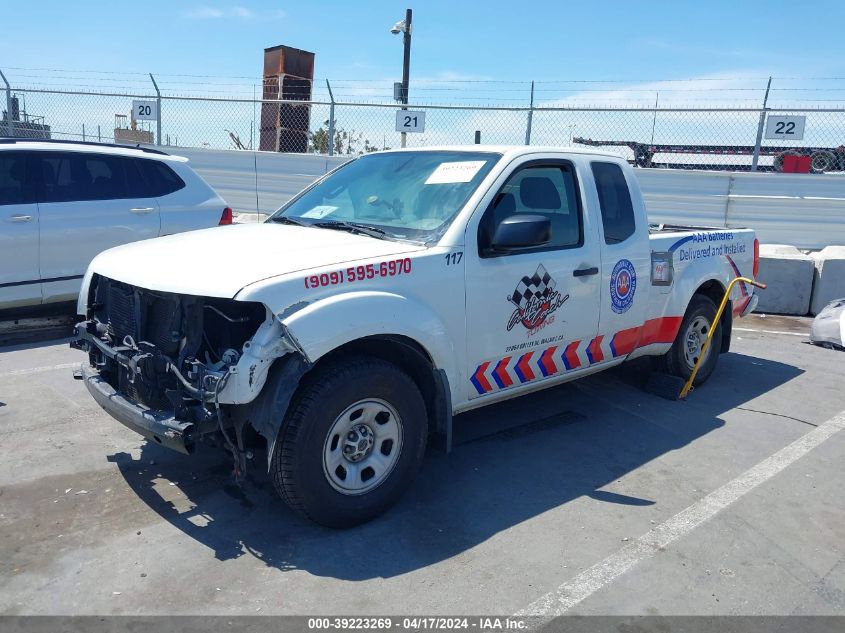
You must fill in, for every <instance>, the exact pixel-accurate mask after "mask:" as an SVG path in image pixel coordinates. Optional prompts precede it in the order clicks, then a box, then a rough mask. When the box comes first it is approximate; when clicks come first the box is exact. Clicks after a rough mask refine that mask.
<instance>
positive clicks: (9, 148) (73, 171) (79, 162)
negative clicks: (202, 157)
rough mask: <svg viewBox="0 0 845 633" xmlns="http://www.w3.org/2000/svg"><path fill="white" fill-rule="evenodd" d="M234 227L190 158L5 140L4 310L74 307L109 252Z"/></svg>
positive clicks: (0, 229) (0, 277) (0, 181)
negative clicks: (96, 262) (85, 278)
mask: <svg viewBox="0 0 845 633" xmlns="http://www.w3.org/2000/svg"><path fill="white" fill-rule="evenodd" d="M231 222H232V210H231V209H229V208H228V207H227V205H226V202H225V201H224V200H223V199H222V198H221V197H220V196H219V195H217V193H216V192H215V191H214V190H213V189H212V188H211V187H210V186H209V185H208V184H207V183H206V182H205V181H204V180H203V179H202V178H200V177H199V176H198V175H197V174H196V173H195V172H194V171H193V170H192V169H191V168H190V167H189V166H188V160H187V159H186V158H182V157H179V156H169V155H168V154H165V153H164V152H161V151H158V150H154V149H149V148H142V147H124V146H120V145H107V144H99V143H78V142H72V141H70V142H69V141H43V140H39V141H33V140H25V139H9V138H6V139H0V309H6V308H16V307H22V306H35V305H39V304H42V303H44V304H46V303H56V302H62V301H72V300H75V299H76V297H77V295H78V294H79V286H80V284H81V281H82V275H83V274H84V273H85V269H86V268H87V267H88V264H89V263H90V262H91V260H92V259H93V258H94V256H96V255H97V254H98V253H100V252H101V251H104V250H106V249H107V248H111V247H112V246H118V245H120V244H126V243H127V242H134V241H137V240H143V239H147V238H151V237H158V236H160V235H169V234H171V233H181V232H183V231H190V230H193V229H201V228H207V227H210V226H214V225H217V224H231ZM198 255H200V254H198ZM138 266H144V262H142V261H140V262H138Z"/></svg>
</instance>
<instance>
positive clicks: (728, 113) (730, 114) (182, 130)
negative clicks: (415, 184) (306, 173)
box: [0, 84, 845, 172]
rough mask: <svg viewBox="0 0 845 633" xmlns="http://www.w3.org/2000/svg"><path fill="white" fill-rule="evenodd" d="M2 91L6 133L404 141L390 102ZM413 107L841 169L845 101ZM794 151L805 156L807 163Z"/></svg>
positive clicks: (787, 166) (636, 155)
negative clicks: (143, 117) (820, 104)
mask: <svg viewBox="0 0 845 633" xmlns="http://www.w3.org/2000/svg"><path fill="white" fill-rule="evenodd" d="M0 94H1V93H0ZM4 96H5V107H4V110H5V112H4V114H3V117H2V119H0V136H25V137H30V138H52V139H63V140H87V141H98V142H104V143H139V142H140V143H148V144H151V145H160V146H166V147H171V148H178V147H208V148H215V149H241V150H244V149H246V150H249V149H260V150H268V151H287V152H298V153H313V154H332V155H355V154H360V153H364V152H370V151H376V150H380V149H387V148H397V147H400V145H401V142H402V136H401V134H400V132H398V131H397V112H398V111H399V109H400V108H401V107H402V106H399V105H396V104H394V103H350V102H346V101H332V100H319V101H262V100H261V99H245V98H214V97H175V96H169V95H161V96H159V95H158V94H156V91H155V90H152V89H151V90H149V91H135V92H130V91H116V92H84V91H79V90H58V89H38V88H31V87H25V88H15V87H13V86H11V85H9V84H6V89H5V95H4ZM133 101H147V102H154V103H156V104H157V105H159V107H160V111H159V113H158V120H151V121H140V120H134V119H133V118H132V116H131V110H132V107H133ZM0 103H2V101H0ZM406 107H407V109H408V110H409V111H411V112H413V113H416V112H420V113H424V116H425V123H424V127H423V129H422V131H421V132H417V133H408V134H407V136H406V144H407V146H408V147H422V146H431V145H467V144H472V143H475V142H476V141H478V140H480V142H482V143H485V144H494V145H521V144H530V145H553V146H567V145H572V146H574V147H590V148H595V149H598V150H603V151H608V152H612V153H615V154H618V155H620V156H622V157H624V158H625V159H627V160H629V161H630V162H632V163H633V164H635V165H637V166H640V167H657V168H692V169H720V170H729V169H730V170H743V171H747V170H753V169H757V170H760V171H771V170H776V171H782V170H786V171H807V170H810V171H813V172H823V171H825V172H826V171H843V170H845V147H843V145H845V108H815V109H810V108H794V109H784V108H778V109H764V108H760V107H731V108H701V107H698V108H682V107H657V106H655V107H653V108H649V107H646V106H643V107H582V106H568V105H559V106H558V105H548V104H543V105H538V106H536V107H532V106H520V107H498V106H497V107H474V106H460V105H432V104H429V103H427V104H424V105H408V106H406ZM781 124H782V125H781ZM778 130H779V131H780V134H779V135H778ZM790 131H791V135H790V133H789V132H790ZM799 131H800V134H799V133H798V132H799ZM772 136H774V138H772ZM793 139H794V140H793ZM790 156H795V157H805V158H803V159H802V160H803V161H804V163H803V165H804V166H803V168H802V166H801V162H800V161H797V162H796V161H795V160H792V159H790V158H789V157H790ZM796 164H797V168H796Z"/></svg>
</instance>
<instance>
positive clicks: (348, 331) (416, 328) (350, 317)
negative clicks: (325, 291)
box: [278, 290, 459, 384]
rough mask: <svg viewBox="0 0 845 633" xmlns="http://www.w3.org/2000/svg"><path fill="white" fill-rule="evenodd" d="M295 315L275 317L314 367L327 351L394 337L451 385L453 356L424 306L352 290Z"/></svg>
mask: <svg viewBox="0 0 845 633" xmlns="http://www.w3.org/2000/svg"><path fill="white" fill-rule="evenodd" d="M298 307H299V309H297V310H295V311H290V310H282V311H281V312H280V313H279V314H278V318H279V319H280V320H281V323H282V325H283V326H284V327H285V330H286V331H287V332H288V334H289V335H290V336H291V337H292V338H293V339H294V340H295V342H296V344H297V346H298V347H299V349H301V350H302V352H303V353H304V354H305V356H306V357H307V360H308V362H310V363H316V362H317V361H318V360H319V359H320V358H322V357H323V356H325V355H326V354H328V353H329V352H331V351H332V350H335V349H337V348H338V347H341V346H342V345H345V344H346V343H350V342H352V341H356V340H358V339H362V338H366V337H370V336H384V335H398V336H405V337H407V338H409V339H411V340H413V341H416V342H417V343H418V344H419V345H420V346H421V347H422V348H423V349H424V350H425V351H426V352H427V353H428V355H429V356H430V357H431V359H432V362H433V364H434V369H436V370H443V371H444V372H445V374H446V376H447V377H448V379H449V382H450V383H451V384H459V381H458V380H457V373H458V363H457V353H456V350H455V348H454V345H453V344H452V340H451V338H450V337H449V336H448V335H447V331H446V327H445V325H444V324H443V322H442V321H441V319H440V318H439V317H438V316H437V315H436V314H435V313H434V312H433V311H432V310H431V308H429V307H428V306H427V305H426V304H424V303H422V302H420V301H416V300H414V299H413V298H411V297H406V296H402V295H398V294H394V293H390V292H383V291H372V290H367V291H358V292H348V293H343V294H340V295H334V296H331V297H326V298H325V299H321V300H319V301H316V302H314V303H309V304H307V305H305V304H301V307H300V306H298Z"/></svg>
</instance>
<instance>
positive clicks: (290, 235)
mask: <svg viewBox="0 0 845 633" xmlns="http://www.w3.org/2000/svg"><path fill="white" fill-rule="evenodd" d="M424 248H425V247H422V246H418V245H414V244H406V243H402V242H394V241H390V240H379V239H375V238H372V237H368V236H366V235H356V234H353V233H347V232H345V231H336V230H332V229H319V228H310V227H300V226H291V225H286V224H275V223H263V224H241V225H232V226H223V227H214V228H210V229H203V230H200V231H189V232H187V233H179V234H176V235H169V236H167V237H159V238H155V239H151V240H144V241H141V242H133V243H131V244H126V245H124V246H118V247H116V248H112V249H109V250H107V251H104V252H102V253H100V254H99V255H98V256H97V257H95V258H94V261H92V262H91V265H90V266H89V268H88V274H87V275H86V280H85V282H84V284H83V292H84V290H85V288H86V287H87V286H88V282H89V280H90V276H91V273H92V272H93V273H97V274H99V275H103V276H105V277H108V278H110V279H116V280H118V281H122V282H124V283H127V284H131V285H133V286H139V287H141V288H147V289H149V290H159V291H162V292H173V293H178V294H189V295H201V296H207V297H226V298H232V297H234V296H235V295H236V294H237V293H238V291H239V290H241V289H242V288H244V287H245V286H247V285H249V284H252V283H255V282H257V281H261V280H263V279H268V278H270V277H276V276H278V275H284V274H287V273H294V272H297V271H302V270H306V269H309V268H316V267H319V266H328V265H332V264H338V265H339V264H343V263H346V262H354V261H356V260H360V259H366V258H371V257H383V256H388V255H397V254H400V253H409V252H413V251H418V250H423V249H424Z"/></svg>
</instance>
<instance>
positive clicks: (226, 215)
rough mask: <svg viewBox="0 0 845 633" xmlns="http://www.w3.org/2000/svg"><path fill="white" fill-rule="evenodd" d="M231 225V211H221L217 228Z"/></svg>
mask: <svg viewBox="0 0 845 633" xmlns="http://www.w3.org/2000/svg"><path fill="white" fill-rule="evenodd" d="M231 223H232V210H231V209H230V208H229V207H226V208H225V209H223V214H222V215H221V216H220V221H219V222H218V223H217V225H218V226H224V225H227V224H231Z"/></svg>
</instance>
